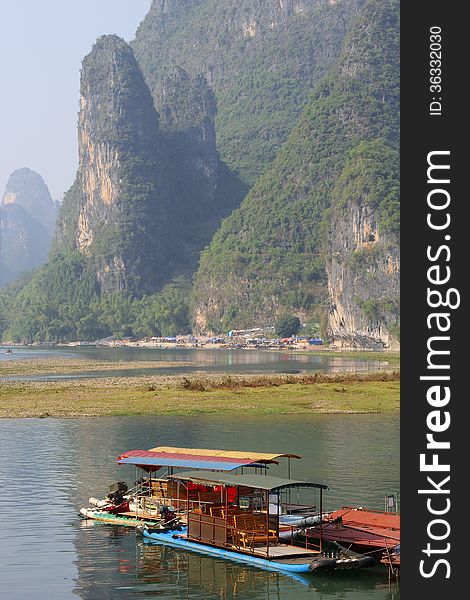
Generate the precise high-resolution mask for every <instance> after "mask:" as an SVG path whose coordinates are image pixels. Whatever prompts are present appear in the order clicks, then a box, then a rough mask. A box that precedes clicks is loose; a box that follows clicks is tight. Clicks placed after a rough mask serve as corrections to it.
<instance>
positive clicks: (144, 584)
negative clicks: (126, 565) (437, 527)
mask: <svg viewBox="0 0 470 600" xmlns="http://www.w3.org/2000/svg"><path fill="white" fill-rule="evenodd" d="M136 559H137V563H136V578H137V581H138V582H139V584H138V588H139V590H141V591H143V592H145V593H146V594H150V592H151V590H152V589H153V590H155V595H158V594H159V593H161V584H162V583H163V582H165V583H170V581H175V579H176V580H177V581H178V582H179V583H180V584H183V582H184V585H185V586H187V589H188V590H191V597H193V594H194V597H200V598H218V599H223V600H228V599H230V600H232V599H240V600H247V599H255V598H282V599H284V598H286V597H288V596H287V594H288V591H287V590H289V591H290V593H292V594H294V589H295V588H294V587H291V586H290V585H286V584H287V581H288V580H290V581H291V582H292V583H293V584H295V583H297V584H301V586H302V588H303V592H302V590H300V589H299V588H298V587H297V592H296V593H295V597H299V598H303V597H305V598H306V597H310V596H311V592H317V593H318V594H320V596H319V598H326V597H328V596H334V597H335V598H341V599H342V598H345V599H346V598H348V599H349V598H361V597H364V596H363V595H362V594H363V593H364V592H365V591H371V592H372V591H374V590H375V591H383V596H382V597H383V598H384V600H398V598H399V589H398V584H397V582H390V583H389V581H388V579H387V570H386V569H381V568H378V569H377V570H374V571H373V572H367V573H365V572H363V571H362V572H361V573H359V572H355V571H345V572H341V573H335V574H334V575H332V574H324V575H302V574H297V573H286V574H281V573H276V572H269V571H264V570H261V569H258V568H256V567H249V566H246V565H238V564H236V563H231V562H230V561H225V560H219V559H214V558H211V557H207V556H203V555H197V554H194V553H192V552H186V551H184V550H180V549H175V548H171V547H168V546H165V545H163V544H162V545H160V544H156V543H146V542H144V541H142V542H141V543H139V544H138V545H137V557H136ZM289 597H290V596H289ZM292 597H294V595H292ZM315 597H318V596H315Z"/></svg>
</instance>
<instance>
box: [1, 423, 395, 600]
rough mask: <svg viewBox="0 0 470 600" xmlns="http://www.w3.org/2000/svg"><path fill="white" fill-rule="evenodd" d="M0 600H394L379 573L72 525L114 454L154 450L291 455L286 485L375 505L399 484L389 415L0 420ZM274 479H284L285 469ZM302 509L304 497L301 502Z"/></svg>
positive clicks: (100, 485) (330, 500)
mask: <svg viewBox="0 0 470 600" xmlns="http://www.w3.org/2000/svg"><path fill="white" fill-rule="evenodd" d="M0 439H1V449H2V461H1V463H0V477H1V482H2V493H1V494H0V514H1V515H2V524H1V526H0V538H1V539H0V597H1V598H2V599H3V598H5V599H8V600H16V599H33V600H36V599H45V600H65V599H68V598H81V599H83V600H85V599H86V600H108V599H110V600H111V599H114V598H116V599H119V600H121V599H123V600H124V599H125V600H130V599H147V598H148V599H150V598H159V599H162V600H167V599H168V600H173V599H175V600H176V599H178V600H179V599H186V600H190V599H191V600H193V599H195V600H196V599H202V600H206V599H207V600H221V599H222V600H232V599H233V600H235V599H236V600H272V599H276V600H279V599H280V600H284V599H286V600H291V599H292V600H296V599H299V600H304V599H311V600H326V599H328V600H334V599H337V600H365V599H373V600H379V599H380V600H385V599H386V600H398V598H399V592H398V590H397V587H396V585H392V587H389V584H388V580H387V573H386V570H383V571H382V570H372V571H368V572H365V571H364V572H356V573H344V574H340V575H335V576H331V575H330V576H326V575H323V576H319V575H317V576H308V577H301V576H292V577H291V576H286V575H281V574H277V573H270V572H267V571H262V570H259V569H256V568H253V567H246V566H244V565H241V564H236V563H232V562H229V561H224V560H217V559H212V558H210V557H205V556H199V555H196V554H192V553H187V552H185V551H182V550H174V549H172V548H169V547H165V546H163V545H155V544H149V543H144V542H143V541H142V539H141V538H139V537H136V534H135V532H134V530H133V529H128V528H123V527H114V526H111V525H105V524H97V523H93V522H89V521H81V520H80V519H79V517H78V516H77V513H78V510H79V508H80V507H81V506H83V505H85V504H86V503H87V500H88V497H89V496H90V495H93V496H97V497H100V496H104V495H105V494H106V492H107V490H108V486H109V485H110V484H111V483H113V482H114V481H118V480H125V481H127V482H128V483H132V482H133V481H134V479H135V471H134V469H133V468H132V467H125V466H123V467H118V466H117V465H116V464H115V462H114V458H115V457H116V456H117V455H118V454H119V453H121V452H122V451H124V450H129V449H135V448H149V447H152V446H157V445H175V446H178V445H181V446H188V447H191V446H194V447H201V446H202V447H213V448H219V447H223V448H237V449H241V450H254V451H256V450H260V451H261V450H265V451H278V452H287V451H290V452H293V453H299V454H301V455H303V457H304V458H303V460H301V461H293V465H292V476H294V477H299V478H308V479H311V480H313V481H319V482H322V483H326V484H328V485H329V486H330V490H329V491H328V492H327V493H326V496H325V498H326V505H327V506H326V508H332V507H338V506H339V505H341V504H343V503H352V504H361V505H364V506H369V507H372V508H382V507H383V499H384V495H385V494H386V493H388V492H394V491H396V490H398V487H399V455H398V453H399V417H398V416H392V415H317V416H314V417H304V416H302V417H299V416H292V417H277V416H276V417H249V418H248V417H246V418H244V417H239V418H233V417H223V418H219V417H207V416H205V417H201V418H194V417H191V418H186V417H150V418H142V417H122V418H99V419H77V420H60V419H11V420H3V421H0ZM272 474H273V475H275V474H278V475H283V474H285V464H284V465H283V466H282V467H281V466H279V467H275V468H274V469H273V470H272ZM301 500H302V499H301Z"/></svg>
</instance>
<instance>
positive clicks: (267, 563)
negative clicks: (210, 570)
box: [142, 529, 311, 573]
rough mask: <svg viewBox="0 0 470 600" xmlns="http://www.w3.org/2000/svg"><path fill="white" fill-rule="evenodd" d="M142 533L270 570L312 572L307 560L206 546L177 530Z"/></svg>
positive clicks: (165, 541) (147, 536)
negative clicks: (272, 557) (283, 559)
mask: <svg viewBox="0 0 470 600" xmlns="http://www.w3.org/2000/svg"><path fill="white" fill-rule="evenodd" d="M142 533H143V535H144V537H145V538H146V539H148V540H149V541H152V540H153V541H155V542H159V543H163V544H169V545H172V546H178V547H180V548H185V549H186V550H190V551H191V552H199V553H201V554H209V555H210V556H216V557H217V558H224V559H226V560H234V561H236V562H242V563H245V564H246V563H247V564H250V565H254V566H257V567H260V568H262V569H267V570H268V571H281V572H285V573H309V572H310V570H311V569H310V563H309V562H306V563H304V564H289V563H281V562H278V561H274V560H267V559H265V558H259V557H257V556H250V555H249V554H239V553H238V552H233V551H232V550H223V549H222V548H215V547H213V546H206V545H205V544H198V543H197V542H191V541H189V540H185V539H183V538H181V537H179V536H178V535H176V534H175V532H171V531H170V532H164V533H157V532H148V531H146V530H145V529H143V530H142ZM178 533H179V534H180V535H181V534H182V533H183V534H184V533H186V531H185V530H182V531H180V532H178Z"/></svg>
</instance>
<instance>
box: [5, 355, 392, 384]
mask: <svg viewBox="0 0 470 600" xmlns="http://www.w3.org/2000/svg"><path fill="white" fill-rule="evenodd" d="M5 350H6V348H2V347H0V361H1V362H5V361H15V360H19V359H37V358H49V359H53V358H54V357H61V358H75V357H82V358H88V359H94V358H95V359H100V360H106V361H125V362H133V361H150V362H152V361H153V362H155V368H154V369H152V368H146V369H125V368H123V369H119V370H116V371H114V370H113V371H96V372H93V371H87V372H83V373H74V374H67V373H64V374H61V375H42V376H24V377H8V373H7V374H6V376H5V377H4V378H5V379H12V380H15V381H25V380H29V381H31V380H32V381H40V380H42V381H44V380H47V381H49V380H57V379H78V378H81V377H107V376H109V377H132V376H139V375H158V374H160V375H177V374H178V373H188V372H192V371H208V372H223V373H304V372H308V371H329V372H345V371H349V372H351V371H376V370H381V369H383V368H384V367H387V365H388V363H387V360H386V357H384V360H383V361H378V360H364V359H363V358H361V359H359V358H357V359H356V358H351V357H344V358H343V357H337V356H336V357H333V356H328V355H324V354H322V352H321V351H320V352H318V353H313V352H312V353H308V354H297V353H295V352H289V351H287V352H282V351H279V352H276V351H266V350H264V351H263V350H229V349H208V350H205V349H192V348H175V349H171V348H155V349H149V348H93V347H90V348H87V347H83V348H80V347H75V348H64V347H60V348H29V347H28V348H17V347H15V348H13V353H12V354H6V353H5ZM159 362H171V363H176V365H175V366H172V367H164V368H159V366H158V363H159ZM177 363H185V364H184V365H183V364H182V365H181V366H178V364H177ZM187 363H190V364H189V365H188V364H187Z"/></svg>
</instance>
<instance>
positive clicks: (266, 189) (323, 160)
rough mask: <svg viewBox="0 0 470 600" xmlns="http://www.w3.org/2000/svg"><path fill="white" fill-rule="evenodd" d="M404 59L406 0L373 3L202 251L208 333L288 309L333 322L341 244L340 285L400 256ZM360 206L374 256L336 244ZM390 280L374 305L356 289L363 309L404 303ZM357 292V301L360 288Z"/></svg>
mask: <svg viewBox="0 0 470 600" xmlns="http://www.w3.org/2000/svg"><path fill="white" fill-rule="evenodd" d="M398 60H399V37H398V2H397V1H396V0H371V1H370V2H368V3H367V4H366V6H365V7H364V10H363V13H362V16H361V18H360V19H359V20H358V21H357V23H356V24H355V26H354V27H353V29H352V31H351V32H350V34H349V35H348V36H347V39H346V41H345V45H344V48H343V51H342V55H341V59H340V61H339V63H338V65H337V66H335V67H333V68H332V70H331V71H330V73H329V74H328V75H327V76H326V77H325V78H324V79H323V80H322V81H321V83H320V84H318V85H317V87H316V89H315V91H314V93H313V95H312V97H311V99H310V101H309V103H308V105H307V106H306V108H305V109H304V111H303V113H302V116H301V117H300V119H299V122H298V123H297V125H296V127H295V128H294V130H293V132H292V133H291V135H290V137H289V139H288V140H287V142H286V143H285V145H284V146H283V148H282V149H281V151H280V152H279V154H278V156H277V158H276V160H275V161H274V163H273V165H272V166H271V168H270V169H269V170H268V171H267V172H266V174H265V175H263V176H262V177H261V178H260V179H259V180H258V181H257V183H256V184H255V186H254V187H253V189H252V190H251V192H250V193H249V194H248V196H247V198H246V199H245V200H244V201H243V203H242V205H241V207H240V208H239V209H238V210H236V211H234V213H233V214H232V215H231V216H230V217H229V218H227V219H226V220H225V221H224V222H223V223H222V226H221V228H220V229H219V231H218V232H217V233H216V235H215V236H214V239H213V241H212V243H211V245H210V246H209V248H208V249H207V250H206V251H205V252H204V253H203V255H202V259H201V266H200V269H199V271H198V273H197V275H196V280H195V288H194V315H195V323H196V326H197V327H198V328H199V329H202V330H204V329H205V328H206V327H208V326H209V327H211V328H215V329H218V328H220V327H224V326H227V324H228V323H229V322H230V323H231V324H232V326H235V327H246V326H248V325H249V324H250V323H252V322H253V321H257V322H266V321H267V322H269V321H272V320H273V318H274V317H275V315H276V314H279V312H281V311H284V310H293V311H296V312H298V313H300V314H303V315H304V317H305V318H308V316H309V315H314V316H315V317H316V318H317V319H319V320H321V318H322V314H323V320H324V321H325V320H326V318H327V317H328V316H329V315H331V314H333V313H334V310H335V308H334V305H335V304H337V303H339V302H340V299H338V298H333V297H332V295H331V291H332V290H333V288H335V289H336V288H337V287H338V284H337V282H336V284H333V283H332V281H331V274H332V273H331V269H330V290H329V291H330V293H328V287H327V281H328V274H327V272H326V264H327V262H329V263H330V265H331V254H332V251H333V252H337V248H336V246H337V245H338V244H339V245H340V246H341V245H343V246H344V247H345V253H346V255H347V256H345V257H343V259H344V260H342V261H341V265H342V269H343V275H341V277H343V276H344V272H348V271H351V270H352V271H354V272H357V271H360V270H361V269H363V268H367V269H370V270H371V274H372V272H373V271H374V270H376V269H377V268H378V266H377V264H375V263H374V261H372V263H373V264H372V263H371V264H369V265H365V263H366V262H367V261H369V262H371V256H375V255H376V254H378V253H384V252H385V253H386V252H387V249H386V248H385V246H387V248H390V252H392V254H394V255H396V254H397V251H398V239H397V234H398V222H399V204H398V193H397V192H398V154H397V151H398V142H399V67H398ZM366 156H367V158H368V159H370V160H369V161H368V162H365V158H366ZM359 169H360V170H361V172H360V176H359V175H356V171H358V170H359ZM338 180H339V181H338ZM345 182H347V183H345ZM353 200H354V202H355V203H356V204H357V205H359V208H360V209H362V207H363V206H367V208H368V209H369V210H373V212H374V216H373V219H374V226H373V228H372V229H373V231H372V230H371V231H370V235H371V236H373V239H374V241H373V242H372V241H367V243H368V244H369V245H370V248H369V247H368V248H367V249H365V248H361V247H360V245H358V246H357V247H356V246H355V245H354V240H353V243H352V244H351V245H350V246H349V247H346V241H347V238H345V237H342V238H341V239H339V240H338V239H334V236H333V230H332V228H335V227H336V229H337V228H338V227H339V223H343V222H344V228H346V229H348V228H353V227H355V224H354V223H353V222H350V220H349V218H348V217H349V212H348V210H347V207H348V204H349V203H350V202H352V201H353ZM333 224H334V225H333ZM377 229H380V234H379V233H378V231H376V230H377ZM344 233H345V232H344V231H343V234H344ZM352 237H353V238H354V235H353V236H352ZM371 240H372V238H371ZM385 240H386V244H385ZM333 247H334V249H333ZM361 252H362V254H361ZM360 256H361V257H362V259H363V260H362V261H361V260H359V257H360ZM345 260H348V261H349V265H344V264H343V263H344V261H345ZM337 270H338V269H336V271H335V277H338V276H339V275H338V273H337ZM395 270H396V265H395ZM374 276H375V275H374ZM365 279H366V278H364V277H363V278H362V284H363V285H367V283H366V281H365ZM391 279H393V283H392V282H391V280H390V278H387V277H386V276H385V277H383V278H382V281H381V286H382V288H383V289H375V290H374V294H373V297H369V294H368V290H367V288H365V289H362V290H361V289H360V286H358V291H359V292H360V294H362V295H364V294H365V298H360V297H358V298H357V302H358V303H359V304H361V302H362V303H363V302H364V301H366V300H367V301H372V302H375V303H376V304H377V305H378V303H379V302H380V301H381V299H382V296H385V295H387V293H389V294H390V296H391V298H389V300H391V299H393V302H395V303H396V302H397V301H398V298H397V285H396V281H395V280H394V278H393V277H392V278H391ZM390 286H391V287H392V288H394V289H393V291H390V290H388V288H390ZM340 287H341V286H340ZM349 293H350V294H351V296H354V295H355V292H354V290H352V289H351V290H350V291H349ZM355 301H356V300H355ZM368 305H370V302H369V304H366V305H365V306H368ZM383 310H385V308H384V309H383ZM394 313H395V318H396V310H395V309H394ZM379 320H380V319H379ZM349 325H350V326H349V332H350V333H351V324H349ZM336 333H337V334H340V331H339V328H337V331H336ZM366 337H367V334H366ZM372 337H373V336H372ZM377 338H378V339H380V335H378V336H377Z"/></svg>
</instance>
